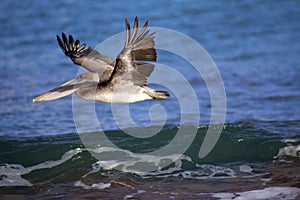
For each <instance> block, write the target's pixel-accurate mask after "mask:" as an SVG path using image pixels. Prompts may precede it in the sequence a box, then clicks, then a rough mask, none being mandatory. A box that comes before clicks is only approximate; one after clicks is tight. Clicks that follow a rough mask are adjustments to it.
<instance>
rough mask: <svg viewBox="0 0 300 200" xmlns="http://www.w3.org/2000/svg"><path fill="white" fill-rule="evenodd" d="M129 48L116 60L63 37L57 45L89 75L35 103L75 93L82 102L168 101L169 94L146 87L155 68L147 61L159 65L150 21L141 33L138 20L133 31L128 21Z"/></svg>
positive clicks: (126, 47)
mask: <svg viewBox="0 0 300 200" xmlns="http://www.w3.org/2000/svg"><path fill="white" fill-rule="evenodd" d="M125 25H126V40H125V46H124V48H123V50H122V51H121V53H120V54H119V55H118V56H117V58H116V60H113V59H112V58H110V57H107V56H103V55H101V54H100V53H99V52H98V51H97V50H95V49H92V48H90V47H87V46H86V45H85V44H82V45H80V41H79V40H76V41H74V39H73V37H72V36H71V35H69V39H68V38H67V36H66V35H65V34H64V33H62V39H61V38H60V37H59V36H58V35H57V41H58V44H59V46H60V48H61V49H62V51H63V52H64V54H65V55H66V56H67V57H69V58H70V59H71V60H72V61H73V62H74V63H75V64H77V65H80V66H82V67H84V68H85V69H87V70H88V72H86V73H83V74H80V75H79V76H77V77H75V78H74V79H72V80H70V81H68V82H66V83H64V84H62V85H60V86H59V87H57V88H55V89H52V90H50V91H49V92H46V93H45V94H42V95H41V96H38V97H36V98H34V99H33V102H35V101H49V100H54V99H58V98H61V97H64V96H67V95H69V94H72V93H73V92H75V93H76V95H77V96H79V97H80V98H82V99H85V100H93V101H102V102H111V103H132V102H137V101H143V100H149V99H158V100H160V99H167V97H168V96H169V93H168V92H167V91H156V90H154V89H152V88H149V87H147V86H146V84H147V77H148V76H149V75H150V74H151V72H152V71H153V69H154V65H153V64H150V63H147V61H152V62H153V61H156V49H155V47H154V33H149V30H147V26H148V21H146V23H145V24H144V26H143V28H142V29H140V30H138V18H137V17H136V18H135V21H134V27H133V31H131V30H130V25H129V22H128V20H127V19H126V20H125Z"/></svg>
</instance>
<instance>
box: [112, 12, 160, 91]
mask: <svg viewBox="0 0 300 200" xmlns="http://www.w3.org/2000/svg"><path fill="white" fill-rule="evenodd" d="M125 23H126V41H125V47H124V48H123V50H122V51H121V53H120V54H119V55H118V57H117V59H116V65H115V68H114V71H113V73H112V75H111V77H110V80H109V81H110V82H112V83H113V84H116V85H119V84H120V85H123V84H127V85H128V84H134V85H137V86H145V85H146V83H147V77H148V76H149V75H150V74H151V72H152V71H153V69H154V65H153V64H149V63H145V62H143V61H156V50H155V48H154V33H149V30H147V31H146V29H147V26H148V21H147V22H146V23H145V24H144V26H143V28H142V29H141V30H140V31H139V33H138V18H137V17H136V18H135V21H134V27H133V31H132V33H131V31H130V25H129V23H128V20H127V19H126V21H125Z"/></svg>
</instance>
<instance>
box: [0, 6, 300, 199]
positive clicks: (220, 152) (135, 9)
mask: <svg viewBox="0 0 300 200" xmlns="http://www.w3.org/2000/svg"><path fill="white" fill-rule="evenodd" d="M299 10H300V3H299V2H298V1H276V2H275V1H264V2H263V3H262V2H260V1H251V2H247V1H234V2H233V1H226V2H225V1H224V2H198V1H188V2H185V3H182V2H180V1H174V2H173V3H172V4H171V3H169V2H164V1H159V2H155V3H147V2H146V1H145V2H135V1H130V2H128V3H121V2H113V1H103V2H93V1H85V2H83V1H82V2H76V1H71V0H70V1H64V2H51V1H41V2H39V1H3V2H2V3H1V5H0V11H1V12H0V24H1V31H0V42H1V48H0V55H1V59H0V67H1V73H0V104H1V107H0V144H1V145H0V149H1V151H0V197H1V199H10V198H12V197H14V195H19V197H20V198H32V197H34V198H43V199H45V198H48V199H52V198H64V197H66V196H68V197H69V198H71V199H82V198H96V199H97V198H98V199H99V198H108V199H109V198H119V199H122V198H137V199H139V198H142V199H149V198H151V199H153V198H154V199H160V198H161V199H168V198H170V197H174V198H175V199H183V198H194V199H201V198H203V199H209V198H216V199H218V198H219V199H222V198H224V196H225V195H233V193H237V192H244V191H253V190H262V191H260V193H261V195H263V194H266V195H267V194H269V193H267V192H266V191H269V189H271V191H272V192H270V194H271V195H273V196H269V197H268V196H266V199H268V198H269V199H272V198H275V197H278V196H276V195H281V197H283V196H284V195H285V197H286V198H288V197H293V195H294V196H295V195H296V196H297V195H299V194H300V192H299V188H300V180H299V166H300V165H299V161H300V160H299V148H300V147H299V145H300V144H299V141H300V136H299V134H300V111H299V108H300V103H299V102H300V93H299V91H300V82H299V77H300V62H299V53H300V46H299V44H300V39H299V34H300V24H299V21H300V14H299V13H300V12H299ZM135 16H139V18H140V20H141V21H142V22H143V21H145V20H149V22H150V26H154V27H163V28H170V29H174V30H176V31H179V32H182V33H184V34H187V35H188V36H190V37H191V38H193V39H195V40H196V41H197V42H199V43H200V44H201V45H202V46H203V47H204V48H205V49H206V50H207V52H208V53H209V54H210V56H211V57H212V58H213V60H214V61H215V63H216V65H217V66H218V68H219V70H220V73H221V75H222V78H223V81H224V85H225V90H226V96H227V113H226V121H225V122H226V124H225V126H224V129H223V132H222V135H221V138H220V139H219V141H218V143H217V144H216V146H215V148H214V149H213V151H212V152H211V153H210V154H208V156H206V157H205V158H203V159H199V158H198V152H199V149H200V146H201V144H202V141H203V138H204V135H205V133H206V130H207V128H208V124H209V120H210V117H211V116H210V113H211V102H210V96H209V93H208V91H207V87H206V85H205V82H204V80H203V79H202V78H201V77H200V78H199V76H197V75H196V74H195V71H194V69H193V68H192V67H191V66H189V65H188V64H187V62H186V61H184V60H182V59H181V58H179V57H177V56H172V55H171V56H170V55H169V54H166V53H165V52H163V51H158V53H159V54H158V62H159V63H160V64H166V65H168V66H171V67H172V68H174V69H176V70H177V71H179V72H180V73H181V74H183V75H184V76H185V77H186V78H187V79H188V81H189V82H190V83H191V84H192V87H193V89H194V90H195V91H197V98H198V100H199V107H200V111H201V113H200V121H199V127H198V129H197V135H196V138H195V139H194V141H193V143H192V145H191V146H190V147H189V148H188V150H187V151H186V152H185V153H184V156H183V157H181V158H180V159H179V161H176V162H174V163H173V164H172V165H170V166H168V167H166V168H163V169H160V170H158V171H155V172H151V173H146V174H138V173H134V172H131V171H130V170H128V169H130V165H129V164H128V163H126V162H125V163H122V164H123V165H124V166H125V168H124V169H126V170H128V171H127V172H121V171H118V170H113V169H107V168H105V165H104V164H103V162H101V160H100V161H98V160H97V159H95V158H94V157H93V156H92V155H91V154H90V153H89V151H88V150H87V149H86V147H85V146H84V145H83V143H82V141H81V140H80V138H79V136H78V134H77V131H76V127H75V123H74V120H73V113H72V97H71V96H69V97H66V98H63V99H59V100H56V101H51V102H43V103H35V104H33V103H32V98H34V97H35V96H37V95H39V94H41V93H43V92H45V91H46V90H49V89H52V88H54V87H56V86H58V85H59V84H61V83H63V82H64V81H67V80H69V79H71V78H73V77H74V76H75V75H76V73H77V71H78V67H77V66H74V65H73V64H72V63H71V61H70V60H68V59H67V58H66V57H65V56H64V55H63V54H62V52H61V50H60V49H59V47H58V45H57V43H56V39H55V36H56V35H57V34H60V33H61V32H66V33H67V34H72V35H74V37H76V38H79V39H80V40H81V41H82V42H85V43H87V45H89V46H91V47H94V46H96V45H97V44H98V43H100V42H101V41H103V40H105V39H106V38H108V37H110V36H112V35H114V34H117V33H119V32H121V31H123V30H124V18H125V17H128V18H129V19H130V21H132V20H133V19H134V17H135ZM183 48H184V47H183ZM157 103H160V104H161V105H162V106H164V107H165V108H166V112H167V121H166V124H167V125H166V126H165V127H164V128H163V130H162V131H161V132H160V133H159V134H158V135H157V136H154V137H151V138H148V139H141V138H139V139H138V138H133V137H129V136H128V135H126V134H124V132H123V131H121V130H119V128H118V126H117V125H116V123H115V122H114V118H113V116H112V112H111V106H110V105H109V104H105V103H96V111H97V116H98V119H99V121H101V124H102V128H103V129H104V130H105V131H106V135H107V137H108V138H110V140H111V141H113V142H114V143H115V144H116V145H118V146H120V147H122V148H123V149H125V150H128V151H132V152H137V153H142V152H149V151H152V150H154V149H157V148H160V147H162V146H164V145H166V144H168V142H170V141H171V140H172V138H173V137H174V135H175V134H176V133H177V130H178V126H179V124H180V113H179V111H178V110H179V107H178V106H179V105H178V102H177V101H176V98H174V97H172V98H171V99H170V100H168V101H161V102H157V101H147V102H140V103H135V104H132V105H130V112H131V116H132V118H133V120H134V121H135V122H136V123H137V124H138V125H139V126H141V128H137V129H136V131H137V132H140V135H143V134H145V133H146V132H147V131H148V129H151V128H155V127H146V126H147V125H148V124H149V123H150V121H151V119H150V117H149V108H150V107H151V106H152V105H154V104H157ZM84 134H86V135H87V137H88V136H92V135H93V134H97V133H84ZM187 134H188V133H187ZM101 148H102V149H101ZM103 148H104V149H103ZM98 150H99V152H100V154H103V155H105V154H106V153H107V152H109V153H110V151H107V149H105V146H104V147H102V146H101V147H100V149H98ZM112 152H113V151H112ZM131 159H141V160H142V161H143V159H145V158H143V157H139V158H131ZM141 160H139V161H141ZM144 161H145V160H144ZM131 164H132V163H131ZM237 185H238V186H239V187H237ZM20 187H21V188H22V190H20V189H19V188H20ZM263 189H265V190H263ZM221 192H226V194H222V193H221ZM222 195H223V196H222ZM240 195H241V196H243V195H247V194H245V193H243V194H240ZM232 198H233V197H232Z"/></svg>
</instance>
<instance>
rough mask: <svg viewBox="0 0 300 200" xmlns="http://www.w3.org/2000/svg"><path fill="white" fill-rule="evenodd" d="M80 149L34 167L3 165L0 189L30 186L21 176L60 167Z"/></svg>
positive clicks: (0, 169) (0, 167)
mask: <svg viewBox="0 0 300 200" xmlns="http://www.w3.org/2000/svg"><path fill="white" fill-rule="evenodd" d="M81 151H82V149H80V148H77V149H74V150H70V151H67V152H66V153H65V154H64V155H62V157H61V159H59V160H53V161H52V160H51V161H46V162H43V163H40V164H37V165H34V166H30V167H24V166H22V165H20V164H4V165H2V166H0V187H1V186H32V183H30V182H29V181H28V180H26V179H24V178H23V177H22V175H25V174H28V173H30V172H32V171H34V170H37V169H46V168H52V167H55V166H57V165H60V164H62V163H64V162H66V161H67V160H69V159H71V158H72V157H73V156H75V155H76V154H78V153H80V152H81Z"/></svg>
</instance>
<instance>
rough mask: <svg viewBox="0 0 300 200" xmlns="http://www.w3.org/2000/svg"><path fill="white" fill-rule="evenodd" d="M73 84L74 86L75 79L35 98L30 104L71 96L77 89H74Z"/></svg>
mask: <svg viewBox="0 0 300 200" xmlns="http://www.w3.org/2000/svg"><path fill="white" fill-rule="evenodd" d="M75 84H76V79H72V80H70V81H68V82H66V83H64V84H62V85H60V86H59V87H57V88H54V89H52V90H50V91H48V92H46V93H44V94H42V95H40V96H38V97H35V98H34V99H32V102H36V101H50V100H54V99H59V98H62V97H65V96H67V95H69V94H72V93H73V92H76V91H77V90H78V89H79V87H75Z"/></svg>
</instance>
